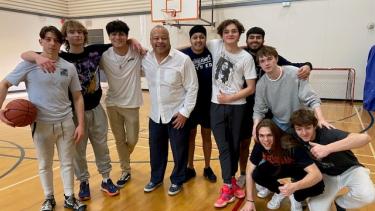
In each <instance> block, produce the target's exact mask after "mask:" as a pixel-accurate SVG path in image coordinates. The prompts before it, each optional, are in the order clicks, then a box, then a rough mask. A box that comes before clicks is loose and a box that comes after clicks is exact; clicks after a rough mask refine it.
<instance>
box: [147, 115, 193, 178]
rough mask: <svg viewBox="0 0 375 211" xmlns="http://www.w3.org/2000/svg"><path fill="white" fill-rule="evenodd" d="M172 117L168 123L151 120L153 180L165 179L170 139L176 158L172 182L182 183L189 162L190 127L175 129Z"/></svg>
mask: <svg viewBox="0 0 375 211" xmlns="http://www.w3.org/2000/svg"><path fill="white" fill-rule="evenodd" d="M173 120H174V119H172V120H171V121H170V122H169V123H168V124H162V123H156V122H154V121H152V120H151V119H150V120H149V131H150V138H149V145H150V164H151V182H153V183H155V184H156V183H159V182H162V181H163V179H164V174H165V169H166V167H167V163H168V139H169V140H170V143H171V149H172V154H173V160H174V168H173V171H172V174H171V176H170V179H171V182H172V184H177V185H182V183H183V182H184V180H185V169H186V166H187V162H188V144H189V130H188V127H187V126H186V125H185V127H183V128H181V129H174V128H173V125H172V122H173Z"/></svg>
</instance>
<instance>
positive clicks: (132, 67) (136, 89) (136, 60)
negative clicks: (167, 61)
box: [100, 47, 143, 108]
mask: <svg viewBox="0 0 375 211" xmlns="http://www.w3.org/2000/svg"><path fill="white" fill-rule="evenodd" d="M141 61H142V56H141V55H140V54H139V53H138V52H136V51H135V50H133V49H132V48H129V50H128V52H127V53H126V55H125V56H120V55H118V54H116V53H115V52H114V50H113V47H111V48H109V49H108V50H107V51H105V52H104V53H103V55H102V59H101V60H100V68H101V69H103V71H104V73H105V75H106V76H107V79H108V92H107V96H106V99H105V102H106V105H107V106H117V107H122V108H138V107H140V106H141V105H142V104H143V100H142V89H141Z"/></svg>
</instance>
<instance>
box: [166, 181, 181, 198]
mask: <svg viewBox="0 0 375 211" xmlns="http://www.w3.org/2000/svg"><path fill="white" fill-rule="evenodd" d="M181 189H182V185H176V184H172V185H171V186H170V187H169V189H168V195H170V196H174V195H176V194H178V193H179V192H181Z"/></svg>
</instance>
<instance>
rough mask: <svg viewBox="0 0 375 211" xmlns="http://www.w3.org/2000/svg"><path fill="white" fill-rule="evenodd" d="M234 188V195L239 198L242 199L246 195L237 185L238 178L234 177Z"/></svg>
mask: <svg viewBox="0 0 375 211" xmlns="http://www.w3.org/2000/svg"><path fill="white" fill-rule="evenodd" d="M232 190H233V195H234V196H235V197H237V198H239V199H242V198H244V197H245V191H244V190H243V189H242V188H240V186H238V185H237V180H236V178H234V177H233V178H232Z"/></svg>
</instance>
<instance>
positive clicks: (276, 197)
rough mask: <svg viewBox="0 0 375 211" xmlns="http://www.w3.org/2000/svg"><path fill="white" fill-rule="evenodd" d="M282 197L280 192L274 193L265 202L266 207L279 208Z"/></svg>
mask: <svg viewBox="0 0 375 211" xmlns="http://www.w3.org/2000/svg"><path fill="white" fill-rule="evenodd" d="M284 198H285V196H283V195H282V194H281V193H280V194H278V193H274V194H273V196H272V199H271V200H270V201H269V202H268V203H267V208H268V209H271V210H276V209H279V208H280V205H281V202H282V201H283V199H284Z"/></svg>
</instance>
